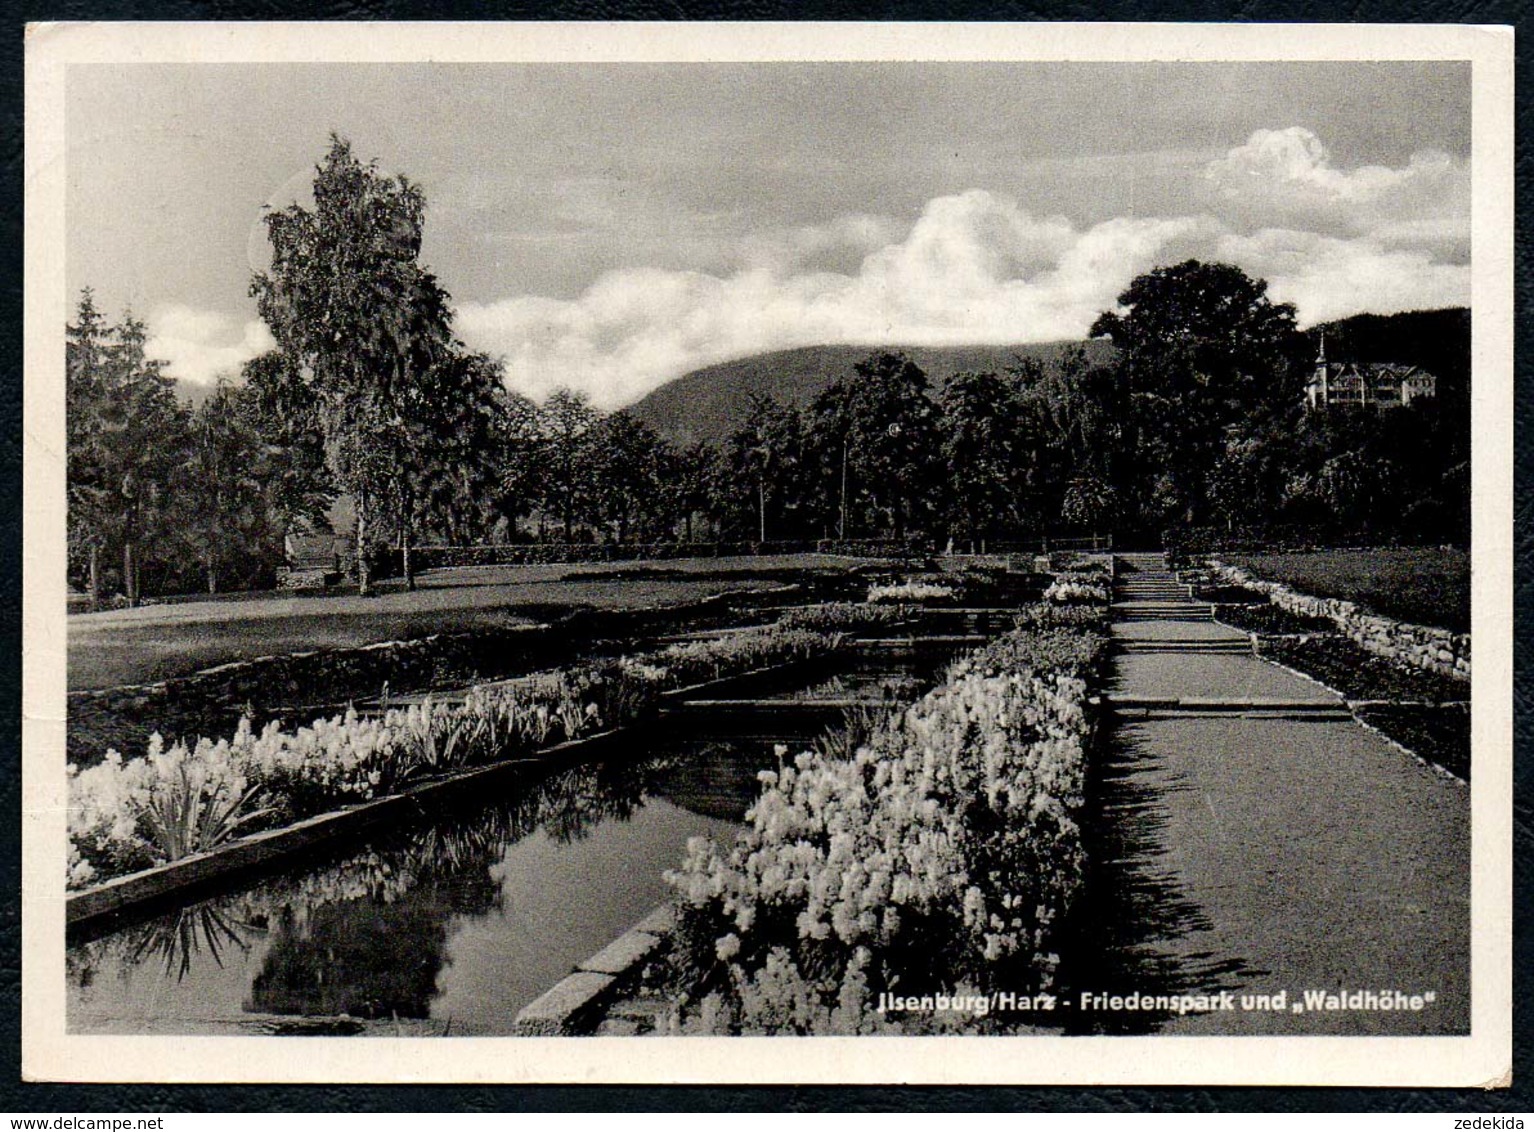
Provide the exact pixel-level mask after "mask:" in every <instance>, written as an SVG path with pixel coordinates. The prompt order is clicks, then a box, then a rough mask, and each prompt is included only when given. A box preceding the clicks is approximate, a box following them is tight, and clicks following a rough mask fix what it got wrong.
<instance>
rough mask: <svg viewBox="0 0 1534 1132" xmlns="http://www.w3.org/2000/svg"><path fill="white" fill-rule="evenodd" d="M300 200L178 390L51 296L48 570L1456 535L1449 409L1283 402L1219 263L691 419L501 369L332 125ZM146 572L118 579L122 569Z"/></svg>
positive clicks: (1233, 274)
mask: <svg viewBox="0 0 1534 1132" xmlns="http://www.w3.org/2000/svg"><path fill="white" fill-rule="evenodd" d="M313 197H314V204H313V207H312V208H309V207H304V206H301V205H298V204H294V205H292V206H290V207H288V208H285V209H282V210H279V211H274V212H271V213H269V214H268V216H267V218H266V224H267V230H268V236H269V239H270V242H271V247H272V263H271V266H270V268H269V269H268V270H267V271H265V272H260V273H257V274H256V275H255V276H254V277H253V279H252V283H251V294H252V296H253V297H254V299H255V300H256V304H257V308H258V310H259V312H260V314H261V317H262V318H263V320H264V321H265V322H266V324H267V326H268V327H269V328H270V330H271V332H272V336H273V338H274V339H275V341H276V343H277V347H276V349H274V350H273V351H271V352H269V353H266V354H263V355H261V356H259V357H257V358H255V359H253V360H251V361H249V362H247V363H246V364H245V365H244V367H243V368H242V371H241V373H240V374H239V375H238V377H237V378H236V379H233V380H228V379H226V380H221V381H220V382H219V384H218V385H217V387H216V388H215V389H214V390H213V391H212V393H211V394H210V395H209V396H208V397H207V398H206V399H205V400H204V401H203V402H202V403H201V404H200V405H198V406H196V407H195V408H194V407H192V406H191V405H189V404H183V403H181V402H179V401H178V400H177V398H176V396H175V392H174V385H173V382H172V381H171V379H170V378H169V377H168V376H167V375H165V374H164V372H163V366H162V364H161V363H159V362H157V361H155V360H154V359H152V358H150V357H149V356H148V353H147V332H146V329H145V327H144V324H143V323H142V322H140V321H138V320H137V319H135V318H134V317H133V316H132V315H131V314H126V315H124V316H123V317H122V319H121V320H120V321H118V322H117V323H115V324H109V323H108V320H107V318H106V317H105V316H104V315H103V314H102V312H100V311H99V310H98V309H97V308H96V306H95V301H94V297H93V296H92V294H91V293H90V292H89V291H86V292H85V293H83V294H82V296H81V298H80V301H79V304H78V307H77V309H76V313H75V318H74V321H73V322H72V323H70V324H69V325H68V327H67V332H66V371H67V401H68V403H67V414H68V446H69V452H68V460H69V469H68V483H69V501H68V503H69V532H70V566H71V575H72V580H73V581H74V582H75V583H76V584H78V585H80V586H81V587H82V588H83V589H85V590H87V591H88V592H89V593H90V594H91V595H92V598H93V600H95V599H97V598H99V597H100V595H102V594H103V593H106V592H121V593H122V594H123V595H124V597H125V598H126V600H127V601H128V602H129V603H134V602H136V601H137V600H138V599H139V597H140V595H141V594H143V593H146V592H160V593H168V592H180V591H185V590H188V589H192V588H205V589H207V590H208V591H209V592H218V591H219V590H221V589H224V588H240V587H246V586H251V585H260V584H266V583H267V582H268V581H269V580H270V576H271V572H272V570H273V568H274V567H275V565H276V564H277V563H278V562H280V561H281V559H282V536H283V534H284V532H286V531H288V530H290V529H293V528H295V527H297V528H302V527H304V526H306V525H307V526H312V527H314V528H317V529H323V527H324V522H325V516H326V513H327V511H328V510H329V509H330V507H331V505H332V503H333V502H334V501H335V499H336V498H337V497H338V496H340V495H345V496H347V497H348V498H349V499H350V500H351V501H352V506H353V510H354V514H355V520H354V525H353V531H352V534H353V536H354V537H355V539H356V548H357V554H356V561H357V563H358V575H359V576H358V583H359V586H360V589H361V590H362V592H364V593H366V592H368V591H369V590H370V588H371V587H372V583H373V578H372V575H371V571H372V563H373V562H374V560H375V558H376V556H377V551H378V549H379V548H381V547H389V548H392V549H393V550H394V551H395V552H396V554H395V555H394V558H395V561H396V562H397V564H398V567H399V569H400V570H401V571H402V572H403V574H404V577H405V580H406V584H407V585H412V584H413V581H414V578H413V572H412V569H411V550H412V548H413V547H415V546H419V545H422V544H424V543H447V544H452V545H469V544H479V543H492V542H515V541H526V540H531V539H537V540H540V541H553V540H558V541H564V542H579V541H603V542H619V543H632V542H658V541H688V542H691V541H694V540H696V539H707V540H711V541H712V540H723V541H741V542H757V543H766V542H774V541H779V540H806V539H832V540H852V539H868V538H879V539H896V540H922V541H924V542H927V543H929V544H937V545H947V544H952V545H955V546H960V547H964V548H969V547H979V546H981V545H984V544H993V543H996V542H998V541H1012V540H1027V539H1034V538H1037V537H1039V536H1041V535H1046V534H1059V533H1070V532H1080V533H1085V532H1107V531H1110V530H1111V531H1114V532H1116V533H1118V534H1119V535H1120V537H1123V536H1125V535H1128V536H1130V537H1134V536H1139V537H1142V538H1145V539H1147V540H1154V539H1155V538H1156V537H1157V536H1159V534H1160V532H1161V531H1163V530H1165V529H1167V528H1169V527H1179V526H1189V525H1200V524H1203V525H1216V526H1223V527H1225V528H1227V529H1234V528H1236V527H1245V526H1264V525H1271V524H1273V523H1276V522H1289V523H1299V524H1308V525H1310V526H1311V527H1314V528H1315V529H1316V530H1318V531H1323V532H1327V533H1330V534H1331V535H1333V536H1335V537H1343V536H1344V533H1345V534H1346V535H1347V536H1353V537H1365V538H1376V539H1378V538H1394V537H1412V538H1431V539H1438V540H1442V541H1456V540H1460V539H1463V538H1464V537H1466V536H1467V535H1468V516H1469V477H1468V458H1469V435H1468V420H1462V419H1461V418H1460V415H1459V414H1453V415H1449V414H1444V413H1442V412H1439V411H1437V407H1436V406H1434V405H1432V404H1431V403H1429V404H1427V405H1420V404H1414V405H1413V406H1410V407H1406V408H1400V409H1394V410H1391V411H1388V412H1379V413H1374V412H1369V413H1360V412H1356V411H1348V410H1342V409H1336V408H1332V409H1324V410H1318V411H1307V410H1306V409H1305V407H1304V397H1303V386H1304V381H1305V377H1306V374H1307V372H1308V369H1309V365H1310V360H1311V359H1310V349H1309V346H1308V344H1307V342H1306V340H1305V338H1304V336H1303V335H1302V334H1301V333H1300V332H1299V331H1298V329H1297V327H1296V323H1295V316H1294V310H1293V308H1292V307H1290V306H1288V305H1286V304H1281V303H1274V302H1272V301H1271V300H1270V299H1269V297H1268V295H1267V288H1266V284H1264V283H1263V282H1262V281H1261V280H1254V279H1250V278H1248V277H1247V276H1246V275H1245V274H1244V273H1243V272H1241V271H1240V270H1239V269H1237V268H1235V267H1231V266H1229V265H1224V264H1209V263H1201V262H1198V261H1191V260H1190V261H1188V262H1186V263H1181V264H1177V265H1174V266H1170V267H1163V268H1158V269H1156V270H1154V271H1151V272H1149V273H1147V274H1145V275H1142V276H1141V277H1139V278H1138V279H1136V280H1135V281H1134V282H1133V283H1132V284H1131V285H1130V286H1129V288H1128V289H1127V290H1126V291H1125V292H1124V293H1123V294H1122V295H1120V296H1119V299H1118V303H1117V305H1116V306H1115V308H1114V309H1113V310H1111V311H1106V312H1104V313H1103V315H1102V316H1101V317H1100V318H1099V319H1098V320H1097V322H1096V323H1095V324H1094V326H1093V328H1092V334H1093V335H1094V336H1101V337H1106V338H1108V339H1110V340H1111V341H1112V343H1113V345H1114V346H1115V347H1116V351H1115V356H1114V358H1113V360H1112V361H1110V362H1108V363H1106V364H1097V365H1093V364H1089V363H1088V361H1087V357H1086V354H1085V352H1084V351H1081V350H1075V351H1067V352H1066V354H1065V355H1064V357H1063V359H1062V360H1061V361H1060V362H1059V363H1058V364H1053V365H1046V364H1043V363H1041V362H1039V361H1036V360H1033V359H1021V358H1020V359H1018V361H1017V364H1016V365H1015V366H1013V367H1009V368H1008V369H1006V370H1004V371H1002V372H969V373H960V374H956V375H954V376H953V377H951V378H949V379H948V380H947V381H945V382H943V383H942V384H941V386H939V387H934V386H933V384H932V383H931V382H930V381H929V378H928V375H927V374H926V373H924V372H923V371H922V369H921V368H920V367H919V366H917V365H916V364H915V363H913V362H912V361H911V360H910V359H909V358H907V357H906V356H905V355H903V354H900V353H898V352H889V351H879V352H874V353H871V354H870V355H869V356H868V357H867V358H866V359H865V360H864V361H862V362H860V363H858V364H857V365H856V366H855V367H854V368H853V370H852V372H850V373H848V374H847V375H845V376H844V377H843V378H841V379H839V380H837V381H835V382H833V383H832V384H831V385H829V386H828V387H826V388H825V389H824V390H822V391H821V392H820V393H819V394H818V395H817V396H816V397H815V398H814V399H813V400H812V401H811V402H810V403H809V404H807V405H805V406H803V407H795V406H793V405H789V404H786V403H783V402H780V401H776V400H773V399H772V398H769V397H764V396H758V397H756V398H754V399H753V400H752V403H751V406H750V410H749V412H748V414H747V416H746V418H745V419H744V420H743V421H742V422H741V424H740V425H739V426H738V427H737V428H736V429H735V430H734V431H733V433H731V434H730V435H729V436H728V437H727V438H726V439H725V440H724V441H723V442H722V443H718V444H710V443H702V442H700V443H696V444H692V445H685V446H684V445H677V444H674V443H672V442H670V441H669V440H667V439H666V438H665V437H663V436H661V435H660V434H659V433H657V431H656V430H655V429H654V428H653V427H651V426H650V425H649V424H647V423H645V422H644V421H642V420H640V419H639V418H638V417H636V416H634V415H633V414H631V413H629V412H626V411H624V410H619V411H616V412H607V413H604V412H601V411H599V410H598V409H596V408H595V407H594V406H593V405H592V404H591V403H590V401H589V400H588V399H587V398H586V397H585V396H583V395H581V394H578V393H574V392H571V391H570V390H560V391H557V392H555V393H554V394H553V395H551V396H550V397H548V398H547V399H546V400H545V401H544V402H543V403H542V404H535V403H534V402H532V401H530V400H529V399H527V398H525V397H522V396H520V395H518V394H516V393H514V392H511V391H510V390H508V389H507V388H506V387H505V384H504V381H503V375H502V369H501V366H500V364H499V362H498V361H497V360H496V359H493V358H491V357H488V356H486V355H484V354H481V353H477V352H474V351H471V350H469V349H467V348H466V347H465V346H464V345H463V343H461V342H460V341H458V340H457V339H456V337H455V336H454V334H453V332H452V312H451V305H450V297H449V296H448V294H447V292H446V291H445V290H444V289H443V288H442V287H441V285H440V283H439V282H438V281H437V279H436V278H435V276H433V275H432V274H431V272H430V271H428V270H427V269H426V268H425V267H424V266H423V265H422V264H421V263H420V260H419V255H420V248H421V240H422V234H423V231H424V221H425V210H426V206H425V198H424V194H423V193H422V192H421V190H420V188H419V187H418V186H416V185H414V184H413V183H411V182H410V181H409V180H408V179H406V178H405V177H403V176H396V177H388V176H385V175H383V174H381V173H380V172H379V171H378V169H377V167H376V165H374V164H371V163H363V162H361V161H360V160H358V159H357V158H356V157H355V156H354V155H353V154H352V151H351V148H350V146H349V145H348V144H347V143H346V142H345V141H343V140H341V139H340V138H337V137H332V139H331V145H330V149H329V152H328V153H327V155H326V157H325V159H324V161H323V162H322V163H321V164H320V166H319V167H318V169H317V170H316V177H315V181H314V193H313ZM146 587H147V588H146Z"/></svg>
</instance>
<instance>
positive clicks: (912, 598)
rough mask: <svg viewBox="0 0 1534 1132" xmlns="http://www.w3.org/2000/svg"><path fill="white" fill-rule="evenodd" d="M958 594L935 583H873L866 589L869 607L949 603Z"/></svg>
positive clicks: (949, 587)
mask: <svg viewBox="0 0 1534 1132" xmlns="http://www.w3.org/2000/svg"><path fill="white" fill-rule="evenodd" d="M958 592H959V591H958V589H957V588H955V587H953V586H948V585H939V584H938V583H936V582H923V581H914V580H913V581H906V582H888V583H875V584H874V585H871V586H869V587H868V602H869V604H871V605H878V604H880V603H883V602H888V603H894V604H901V605H905V604H911V603H913V602H923V601H949V600H951V599H952V598H954V597H955V596H956V595H957V594H958Z"/></svg>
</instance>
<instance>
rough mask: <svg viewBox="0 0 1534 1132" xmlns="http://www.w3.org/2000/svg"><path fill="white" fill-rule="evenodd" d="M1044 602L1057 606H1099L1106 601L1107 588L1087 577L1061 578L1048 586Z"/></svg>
mask: <svg viewBox="0 0 1534 1132" xmlns="http://www.w3.org/2000/svg"><path fill="white" fill-rule="evenodd" d="M1044 600H1045V601H1052V602H1055V603H1056V604H1058V605H1101V604H1103V603H1105V602H1106V601H1107V600H1108V587H1107V585H1105V584H1104V583H1102V582H1100V581H1096V580H1094V579H1093V578H1091V577H1090V576H1087V575H1078V576H1063V577H1059V578H1056V579H1055V580H1054V581H1053V582H1051V583H1050V584H1049V588H1048V589H1046V590H1045V591H1044Z"/></svg>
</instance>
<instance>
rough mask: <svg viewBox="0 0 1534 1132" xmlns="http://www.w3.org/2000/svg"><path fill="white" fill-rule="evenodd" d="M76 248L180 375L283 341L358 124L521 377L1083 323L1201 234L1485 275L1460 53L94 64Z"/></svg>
mask: <svg viewBox="0 0 1534 1132" xmlns="http://www.w3.org/2000/svg"><path fill="white" fill-rule="evenodd" d="M66 115H67V117H66V135H67V157H66V163H67V190H66V193H67V195H66V205H65V207H66V222H67V228H68V247H67V248H66V279H67V282H68V286H69V288H70V292H71V296H76V295H78V293H79V291H80V289H81V288H83V287H86V286H89V287H91V288H93V289H94V291H95V294H96V302H97V305H98V306H99V307H101V308H103V309H104V310H105V311H106V312H107V313H108V315H109V317H112V318H116V317H118V316H119V315H121V314H122V313H123V312H124V311H125V310H127V309H131V310H132V311H133V312H134V313H135V314H136V315H137V316H138V317H140V318H143V319H145V321H146V322H147V323H148V325H149V329H150V334H151V340H150V348H151V350H152V351H153V353H154V354H155V356H157V357H160V358H163V359H165V360H166V362H167V363H168V372H170V373H171V374H173V375H174V376H175V377H177V378H178V379H179V380H180V381H182V382H183V383H184V384H185V385H187V386H199V385H201V386H206V385H209V384H211V383H212V382H214V381H216V380H217V379H218V378H219V377H220V376H221V375H234V374H236V373H237V372H238V369H239V367H240V365H241V364H242V363H243V362H244V361H245V360H246V359H248V358H250V357H252V356H254V355H255V354H257V353H260V352H261V351H263V350H265V349H268V348H270V346H271V339H270V336H269V335H268V334H267V332H266V330H265V327H264V326H263V325H262V323H261V321H260V319H259V318H258V317H257V314H256V310H255V304H254V302H253V301H252V300H251V299H250V297H249V284H250V279H251V275H252V272H253V271H257V270H261V269H263V268H264V267H265V266H266V263H267V258H268V250H267V245H266V241H265V228H264V225H263V223H262V216H263V213H264V210H266V209H267V208H269V207H283V206H285V205H287V204H289V203H292V202H293V201H295V200H297V201H300V202H302V201H304V200H305V199H306V194H307V190H308V186H309V184H310V183H311V182H312V180H313V176H314V167H315V165H316V163H317V162H318V161H319V160H320V159H321V158H322V157H323V155H324V152H325V150H326V147H327V139H328V136H329V134H330V133H331V132H332V131H334V132H336V133H338V134H340V135H341V136H343V137H345V138H347V139H349V140H350V141H351V143H352V146H353V149H354V151H355V152H356V153H357V155H358V156H359V157H361V158H362V159H363V160H376V161H377V163H378V166H379V168H380V170H381V171H382V172H384V173H388V174H394V173H403V174H405V175H407V176H408V177H410V179H411V180H412V181H414V182H416V183H418V184H420V185H421V186H422V187H423V188H424V190H425V193H426V199H427V215H426V240H425V244H424V247H423V249H422V259H423V261H424V262H425V264H426V265H427V266H428V267H429V268H430V269H431V270H432V271H434V272H435V273H436V275H437V276H438V278H439V280H440V281H441V283H442V284H443V286H444V287H445V288H446V289H447V291H448V292H449V293H450V294H451V295H452V297H453V304H454V308H455V310H456V323H455V326H456V329H457V333H458V335H459V337H460V338H462V339H463V340H464V342H465V343H467V344H468V345H469V346H470V347H472V348H474V349H480V350H484V351H486V352H488V353H490V354H492V355H494V356H496V357H498V358H500V359H502V360H503V363H504V366H505V373H506V380H507V383H508V385H509V386H511V387H512V388H514V389H516V390H518V391H520V392H523V393H526V394H528V395H529V396H532V397H535V398H542V397H544V396H546V395H547V394H548V393H549V392H551V391H552V390H554V389H555V388H558V387H561V386H568V387H571V388H574V389H577V390H582V391H585V392H587V393H589V394H590V396H591V397H592V399H593V401H594V402H595V403H596V404H598V405H600V406H602V407H604V408H616V407H618V406H621V405H624V404H628V403H630V402H632V401H634V400H637V399H638V398H640V397H642V396H643V395H644V394H645V393H647V392H649V391H650V390H651V389H653V388H655V387H656V386H657V385H660V384H662V383H664V382H665V381H668V380H670V379H671V378H674V377H677V376H679V375H681V374H683V373H686V372H688V371H689V370H692V369H695V368H697V367H699V366H702V365H707V364H712V363H715V362H719V361H725V360H729V359H731V358H736V357H742V356H745V355H749V354H754V353H758V352H762V351H766V350H773V349H781V348H787V347H791V346H802V345H812V344H819V343H832V342H838V343H857V344H869V345H876V344H900V345H943V344H965V343H1019V342H1036V341H1052V340H1058V339H1064V338H1079V337H1083V336H1085V334H1086V331H1087V328H1088V327H1089V326H1090V325H1091V323H1092V320H1093V319H1094V318H1095V317H1096V316H1097V314H1098V313H1100V312H1101V311H1103V310H1105V309H1108V308H1110V307H1112V306H1113V305H1114V301H1115V298H1116V296H1117V295H1118V294H1119V293H1120V292H1122V291H1123V289H1124V288H1125V286H1126V285H1127V284H1128V283H1129V282H1130V280H1131V279H1133V278H1134V276H1136V275H1138V274H1140V273H1142V272H1144V271H1147V270H1149V269H1151V268H1153V267H1156V266H1158V265H1164V264H1171V263H1176V262H1179V261H1181V260H1184V259H1187V258H1189V257H1197V258H1200V259H1206V260H1220V261H1223V262H1227V263H1233V264H1236V265H1237V266H1239V267H1241V268H1242V269H1243V270H1245V271H1246V272H1247V273H1248V274H1250V275H1252V276H1254V277H1257V278H1261V279H1265V280H1266V281H1267V282H1268V284H1269V293H1270V295H1271V296H1272V297H1273V298H1274V299H1275V300H1277V301H1281V302H1289V303H1293V304H1294V305H1295V307H1296V308H1297V313H1298V316H1299V320H1300V323H1301V325H1308V324H1311V323H1315V322H1319V321H1325V320H1328V319H1333V318H1338V317H1343V316H1346V315H1349V314H1354V313H1357V312H1360V311H1374V312H1377V313H1391V312H1394V311H1400V310H1414V309H1429V308H1434V307H1443V306H1457V305H1468V304H1469V301H1470V266H1469V254H1470V166H1469V159H1470V148H1469V147H1470V70H1469V65H1468V64H1463V63H1356V62H1351V63H1292V62H1290V63H1262V64H1225V63H1187V64H1159V63H1158V64H1117V63H1114V64H1083V63H1050V64H1041V63H994V64H993V63H981V64H977V63H869V64H845V63H754V64H729V65H713V64H606V65H591V64H514V65H507V64H437V65H432V64H413V65H398V64H368V65H359V64H196V65H161V64H137V65H115V64H114V65H102V64H89V65H75V66H72V67H71V68H70V70H69V75H68V81H67V86H66Z"/></svg>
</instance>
